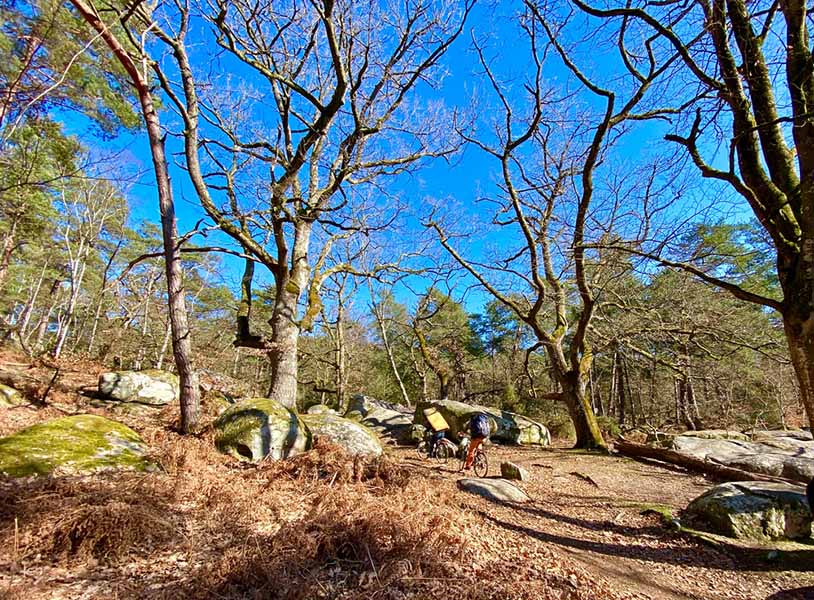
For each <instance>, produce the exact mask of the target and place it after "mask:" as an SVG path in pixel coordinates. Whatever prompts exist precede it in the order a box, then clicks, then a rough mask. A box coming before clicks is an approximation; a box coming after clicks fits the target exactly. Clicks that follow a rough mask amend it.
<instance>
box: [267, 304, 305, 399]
mask: <svg viewBox="0 0 814 600" xmlns="http://www.w3.org/2000/svg"><path fill="white" fill-rule="evenodd" d="M296 311H297V295H296V294H294V293H292V292H291V291H289V290H286V289H278V291H277V298H276V300H275V303H274V312H273V314H272V317H271V321H270V324H271V349H270V350H269V362H270V367H271V373H270V376H271V386H270V387H269V397H270V398H273V399H274V400H276V401H277V402H279V403H280V404H282V405H283V406H287V407H288V408H290V409H291V410H296V408H297V366H298V356H297V348H298V345H299V338H300V326H299V324H298V323H297V321H296Z"/></svg>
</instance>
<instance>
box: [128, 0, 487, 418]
mask: <svg viewBox="0 0 814 600" xmlns="http://www.w3.org/2000/svg"><path fill="white" fill-rule="evenodd" d="M472 4H473V2H472V1H471V0H466V1H465V2H461V3H458V4H457V6H453V7H451V8H448V9H441V8H439V5H436V4H435V3H431V2H426V1H424V0H420V1H418V2H414V3H409V4H406V5H405V4H392V5H391V4H390V3H388V2H382V3H374V4H370V3H368V2H357V1H355V0H341V1H336V2H335V1H333V0H322V1H316V0H313V1H302V0H289V1H287V2H279V3H278V2H275V3H274V4H273V5H272V4H271V3H269V2H266V1H258V0H238V1H230V2H224V1H216V2H213V3H211V4H209V5H208V6H207V7H206V9H205V14H204V15H203V16H204V18H205V19H206V20H207V21H208V22H209V23H210V24H211V26H212V28H213V30H214V32H215V36H216V37H215V41H216V42H217V44H218V45H220V46H221V47H222V48H223V49H225V50H226V51H227V53H226V54H225V55H224V56H225V58H223V59H222V60H227V61H229V64H234V65H235V67H236V69H238V68H239V69H240V70H241V71H242V73H245V74H246V76H245V80H244V82H243V83H242V85H241V87H240V89H238V90H233V89H230V85H229V81H227V80H226V79H225V78H224V79H221V80H219V81H216V82H212V81H210V82H209V83H212V84H217V85H213V86H210V87H218V88H220V89H222V90H224V89H225V90H226V91H227V94H226V98H225V99H224V98H223V93H221V97H220V98H214V97H211V96H210V97H208V99H204V100H202V99H201V97H200V96H199V88H200V81H201V79H202V76H201V75H200V74H199V73H196V72H195V69H194V68H193V65H192V64H191V62H190V60H189V56H188V53H187V48H186V36H187V32H188V25H189V18H190V12H189V9H188V6H186V5H183V4H181V3H178V4H177V5H176V7H175V8H176V11H175V12H174V13H173V15H172V17H171V18H169V19H168V20H169V21H170V22H174V23H177V24H178V27H177V28H175V30H174V31H170V30H165V29H162V28H160V27H153V28H152V30H151V31H152V32H153V33H154V34H155V35H156V36H157V37H158V38H159V39H160V40H162V41H163V42H164V43H165V44H167V45H168V47H169V48H170V49H171V51H172V55H173V57H174V60H175V63H176V66H177V77H178V78H180V81H181V90H180V91H179V90H178V89H176V87H175V86H174V85H173V83H172V80H171V74H168V72H166V71H165V69H162V68H160V66H159V65H158V64H154V68H155V71H156V73H157V74H158V76H159V79H160V80H161V82H162V86H163V88H164V91H165V93H166V94H167V95H168V97H169V98H170V100H171V101H172V103H173V104H174V106H175V107H176V109H177V111H178V113H179V114H180V116H181V118H182V119H183V122H184V138H185V158H186V168H187V169H188V171H189V175H190V177H191V179H192V182H193V185H194V187H195V190H196V192H197V195H198V198H199V200H200V203H201V206H202V207H203V209H204V210H205V211H206V213H207V214H208V216H209V217H210V218H211V219H212V221H214V223H215V224H217V225H218V226H219V227H220V228H221V229H222V230H223V231H224V232H225V233H226V234H228V235H229V236H231V237H232V238H233V239H234V240H235V241H236V242H237V243H238V244H239V246H240V247H241V248H242V249H243V251H244V252H245V253H246V254H247V255H249V256H251V258H252V260H253V261H256V262H259V263H260V264H262V265H263V266H265V267H266V268H267V269H268V270H269V271H270V272H271V274H272V276H273V280H274V291H275V299H274V307H273V311H272V316H271V319H270V321H269V323H270V325H271V332H270V335H267V336H266V335H258V334H252V333H251V332H250V331H249V330H248V329H247V328H245V327H243V326H240V327H239V328H238V337H237V339H236V341H235V344H236V345H238V346H248V347H253V348H259V349H262V350H264V351H266V352H267V353H268V355H269V358H270V362H271V389H270V390H269V394H270V395H271V396H272V397H274V398H275V399H277V400H278V401H280V402H282V403H283V404H285V405H287V406H290V407H293V406H295V404H296V398H297V344H298V339H299V335H300V333H301V332H302V331H303V330H308V329H310V328H311V326H312V324H313V321H314V319H315V317H316V316H317V315H318V314H319V312H320V305H321V300H320V288H321V286H322V284H323V282H324V281H325V280H326V279H327V278H328V277H329V276H331V275H332V274H333V273H337V272H340V271H353V270H354V267H353V265H349V264H344V263H330V266H328V265H329V261H328V258H329V257H330V255H331V250H332V246H333V244H334V243H335V241H336V240H337V239H340V238H347V237H348V236H352V235H358V234H361V235H370V234H372V233H375V232H376V231H377V230H380V229H382V228H384V227H387V226H388V225H389V224H390V222H391V219H392V211H391V212H390V214H388V212H387V211H386V210H384V209H383V207H382V206H380V205H377V204H378V200H379V197H378V195H377V194H375V193H373V192H376V191H378V188H377V185H378V184H379V181H380V180H381V178H382V177H386V176H390V175H398V174H400V173H403V172H405V171H407V170H409V169H411V168H415V167H417V166H418V165H420V164H421V163H422V162H424V161H425V160H427V159H430V158H433V157H439V156H445V155H447V154H449V153H451V152H453V151H454V150H455V149H456V147H455V145H454V143H453V142H451V141H450V137H451V136H449V135H446V134H445V133H444V130H445V129H446V130H448V124H447V123H446V122H444V120H445V119H446V118H447V117H445V116H444V114H443V113H441V112H438V111H437V110H435V109H434V108H433V107H432V106H427V105H419V104H418V103H416V102H415V100H414V94H415V93H416V91H417V88H419V87H426V86H428V83H429V82H430V81H432V80H433V79H434V78H438V77H439V76H440V75H441V74H442V73H441V69H440V60H441V58H442V56H443V55H444V54H445V52H446V51H447V49H448V48H449V47H450V45H451V44H452V43H453V42H454V41H455V39H456V38H457V37H458V36H459V35H460V33H461V31H462V29H463V26H464V22H465V20H466V18H467V15H468V14H469V11H470V10H471V7H472ZM139 14H140V13H139V12H138V11H136V15H137V16H138V15H139ZM141 16H142V18H144V19H147V16H146V15H141ZM150 22H151V23H152V22H154V21H150ZM237 65H240V66H239V67H237ZM253 86H257V87H258V88H261V89H262V90H263V92H262V93H261V94H259V95H260V98H255V97H254V96H253V94H252V92H251V89H252V87H253ZM202 121H203V123H202ZM313 255H315V258H312V256H313ZM250 270H253V266H252V269H250ZM251 276H252V273H250V272H249V270H247V275H246V277H244V285H243V290H244V298H243V303H242V309H241V310H242V312H241V313H240V315H239V317H240V322H241V323H244V324H248V322H249V317H250V308H251Z"/></svg>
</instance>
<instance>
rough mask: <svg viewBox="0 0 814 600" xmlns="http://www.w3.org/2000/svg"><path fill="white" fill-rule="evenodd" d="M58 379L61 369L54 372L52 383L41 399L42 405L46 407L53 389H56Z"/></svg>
mask: <svg viewBox="0 0 814 600" xmlns="http://www.w3.org/2000/svg"><path fill="white" fill-rule="evenodd" d="M57 377H59V367H57V368H56V371H54V376H53V377H51V381H49V382H48V387H47V388H45V391H44V392H43V394H42V397H41V398H40V404H42V405H43V406H45V404H46V400H47V399H48V394H50V393H51V388H52V387H54V382H55V381H56V380H57Z"/></svg>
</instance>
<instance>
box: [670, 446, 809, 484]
mask: <svg viewBox="0 0 814 600" xmlns="http://www.w3.org/2000/svg"><path fill="white" fill-rule="evenodd" d="M810 444H811V442H809V441H805V440H798V441H795V440H794V439H793V438H788V437H783V436H772V437H771V438H770V439H768V441H767V443H759V442H747V441H742V440H731V439H704V438H698V437H695V436H686V435H680V436H676V437H675V438H674V439H673V442H672V447H673V449H674V450H677V451H678V452H681V453H682V454H686V455H688V456H692V457H694V458H699V459H701V460H708V461H711V462H716V463H719V464H722V465H726V466H729V467H734V468H738V469H743V470H744V471H749V472H752V473H763V474H766V475H774V476H782V477H786V478H788V479H793V480H795V481H800V482H803V483H807V482H808V481H809V480H810V479H811V478H812V477H814V450H812V449H811V448H810V447H809V445H810Z"/></svg>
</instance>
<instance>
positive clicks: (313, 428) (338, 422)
mask: <svg viewBox="0 0 814 600" xmlns="http://www.w3.org/2000/svg"><path fill="white" fill-rule="evenodd" d="M300 418H301V419H302V421H303V422H304V423H305V424H306V425H307V426H308V429H309V430H310V432H311V434H312V435H313V436H314V439H316V438H320V437H322V438H325V439H327V440H330V441H332V442H333V443H335V444H338V445H340V446H342V447H343V448H345V450H347V451H348V452H349V453H350V454H363V455H366V456H379V455H380V454H381V453H382V445H381V443H379V439H378V438H377V437H376V436H375V435H374V434H373V432H371V431H370V430H369V429H368V428H367V427H365V426H364V425H361V424H359V423H357V422H355V421H351V420H350V419H344V418H342V417H340V416H338V415H332V414H330V413H323V414H320V415H301V416H300Z"/></svg>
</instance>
